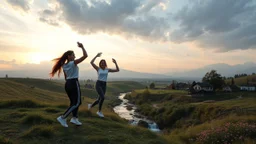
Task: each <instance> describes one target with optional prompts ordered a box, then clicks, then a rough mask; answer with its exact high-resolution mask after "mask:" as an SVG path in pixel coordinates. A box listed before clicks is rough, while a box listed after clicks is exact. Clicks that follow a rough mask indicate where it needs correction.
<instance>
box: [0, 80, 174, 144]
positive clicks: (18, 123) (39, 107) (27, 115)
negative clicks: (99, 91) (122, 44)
mask: <svg viewBox="0 0 256 144" xmlns="http://www.w3.org/2000/svg"><path fill="white" fill-rule="evenodd" d="M143 87H144V85H141V84H139V83H136V82H109V84H108V90H107V95H106V99H107V100H106V103H104V105H103V113H104V115H105V118H99V117H98V116H97V115H96V111H97V108H96V107H95V108H93V109H92V110H90V111H88V110H87V104H88V103H91V102H92V101H94V100H95V98H97V95H96V93H95V90H93V89H86V88H84V87H83V86H82V84H81V90H82V96H83V101H82V103H83V104H82V105H81V107H80V109H79V119H80V121H81V122H82V123H83V125H82V126H75V125H72V124H71V123H69V122H68V124H69V127H68V128H64V127H62V126H61V125H60V124H59V123H58V122H57V120H56V118H57V117H58V116H59V115H61V114H62V113H63V112H64V111H65V110H66V108H67V107H68V105H69V100H68V97H67V96H66V94H65V91H64V85H63V82H59V81H54V80H51V81H50V80H43V79H30V78H8V79H0V98H1V101H0V143H1V144H2V143H3V144H24V143H26V144H76V143H79V144H81V143H90V144H119V143H124V144H141V143H148V144H165V143H169V142H168V141H167V140H166V139H165V138H164V137H163V136H160V135H158V134H156V133H153V132H151V131H149V130H148V129H145V128H141V127H134V126H130V125H128V123H127V121H126V120H124V119H121V118H120V117H119V116H118V115H117V114H115V113H114V112H113V110H112V108H111V105H112V103H113V100H114V99H117V96H118V95H116V94H118V93H120V92H128V91H132V90H134V89H136V88H143ZM70 118H71V115H70ZM68 120H69V119H68Z"/></svg>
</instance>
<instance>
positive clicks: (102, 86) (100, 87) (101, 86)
mask: <svg viewBox="0 0 256 144" xmlns="http://www.w3.org/2000/svg"><path fill="white" fill-rule="evenodd" d="M106 87H107V83H106V82H104V81H99V80H98V81H97V82H96V91H97V93H98V95H99V97H98V99H97V100H96V101H95V102H94V103H93V104H92V106H91V107H94V106H95V105H97V104H99V111H101V107H102V104H103V102H104V99H105V93H106Z"/></svg>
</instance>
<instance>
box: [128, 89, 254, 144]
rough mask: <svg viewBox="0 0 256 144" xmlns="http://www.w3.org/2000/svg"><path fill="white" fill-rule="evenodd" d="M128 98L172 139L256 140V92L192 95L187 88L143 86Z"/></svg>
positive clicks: (241, 141)
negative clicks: (182, 89)
mask: <svg viewBox="0 0 256 144" xmlns="http://www.w3.org/2000/svg"><path fill="white" fill-rule="evenodd" d="M126 98H127V99H129V100H130V102H132V103H134V104H136V105H137V107H138V109H137V111H138V112H139V113H141V114H143V115H145V116H147V117H149V118H150V119H152V120H154V121H155V122H157V123H158V125H159V127H160V128H161V129H162V132H163V133H164V134H163V136H164V137H165V138H166V140H167V141H168V142H170V143H177V144H179V143H237V144H240V143H248V144H250V143H256V93H255V92H235V93H216V95H208V96H204V97H197V98H192V97H191V96H189V95H188V93H187V92H186V91H179V90H150V89H141V90H135V91H133V92H132V93H130V94H127V95H126Z"/></svg>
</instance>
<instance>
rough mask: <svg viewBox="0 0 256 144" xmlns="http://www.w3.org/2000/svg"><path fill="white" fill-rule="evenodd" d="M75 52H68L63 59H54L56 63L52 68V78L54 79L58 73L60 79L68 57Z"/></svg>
mask: <svg viewBox="0 0 256 144" xmlns="http://www.w3.org/2000/svg"><path fill="white" fill-rule="evenodd" d="M73 53H74V52H73V51H71V50H69V51H66V52H65V53H64V54H63V55H62V56H61V57H59V58H56V59H53V61H55V64H54V66H53V67H52V71H51V73H50V76H51V77H53V76H54V75H55V74H56V73H57V72H58V77H60V73H61V69H62V66H63V65H64V64H65V62H66V61H68V56H69V55H72V54H73Z"/></svg>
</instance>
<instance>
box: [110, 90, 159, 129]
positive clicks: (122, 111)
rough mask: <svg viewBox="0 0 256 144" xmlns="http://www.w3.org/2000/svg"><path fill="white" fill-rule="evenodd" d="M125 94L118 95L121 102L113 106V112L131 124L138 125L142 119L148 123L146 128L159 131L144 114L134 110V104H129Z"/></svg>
mask: <svg viewBox="0 0 256 144" xmlns="http://www.w3.org/2000/svg"><path fill="white" fill-rule="evenodd" d="M125 95H126V93H121V94H120V96H118V98H119V99H120V100H122V103H121V104H120V105H118V106H116V107H114V111H115V113H117V114H118V115H119V116H120V117H121V118H124V119H126V120H128V121H129V124H131V125H138V123H139V121H140V120H143V121H145V122H147V123H148V129H150V130H151V131H153V132H160V129H159V128H158V126H157V124H156V123H155V122H153V121H151V120H148V119H147V118H146V117H145V116H143V115H141V114H139V113H137V112H135V110H136V106H135V105H133V104H130V103H129V101H128V100H127V99H124V96H125ZM127 107H129V108H130V110H128V109H127Z"/></svg>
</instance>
